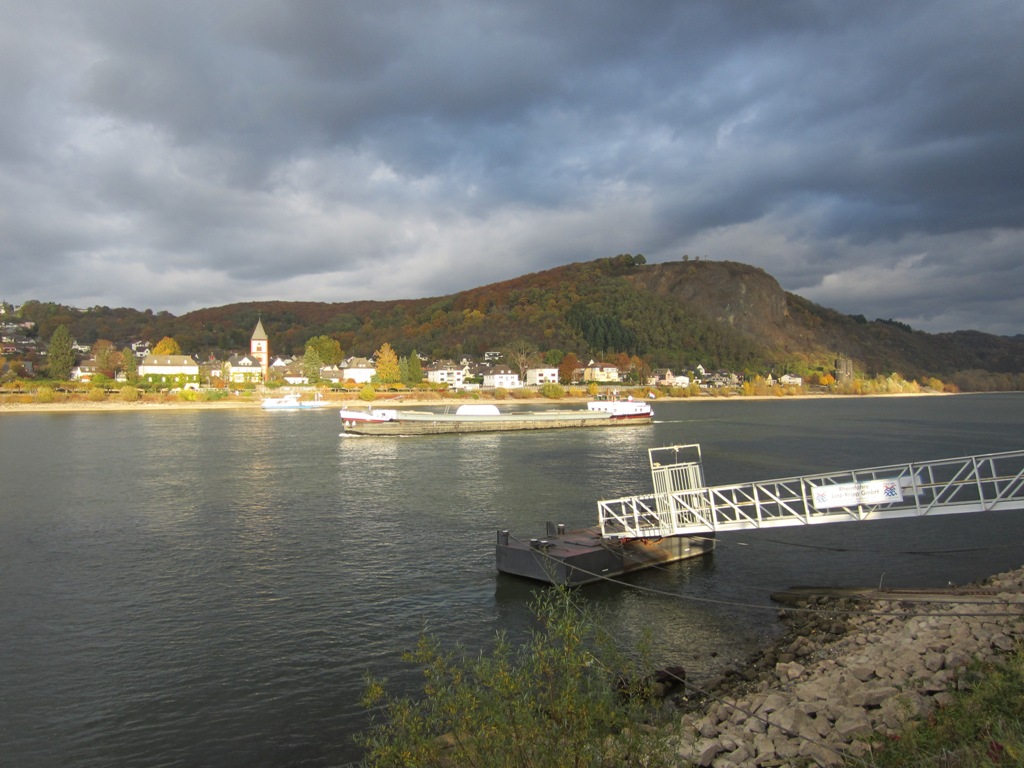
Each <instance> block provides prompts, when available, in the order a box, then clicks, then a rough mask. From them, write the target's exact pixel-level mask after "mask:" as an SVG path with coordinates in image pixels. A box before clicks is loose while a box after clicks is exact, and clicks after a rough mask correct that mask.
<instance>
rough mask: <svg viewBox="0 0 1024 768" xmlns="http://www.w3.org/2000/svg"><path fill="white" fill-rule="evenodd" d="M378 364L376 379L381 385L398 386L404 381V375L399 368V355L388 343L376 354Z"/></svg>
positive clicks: (381, 346) (382, 345)
mask: <svg viewBox="0 0 1024 768" xmlns="http://www.w3.org/2000/svg"><path fill="white" fill-rule="evenodd" d="M376 358H377V362H376V364H375V365H376V369H377V375H376V379H377V381H379V382H380V383H381V384H397V383H398V382H400V381H401V380H402V373H401V371H400V370H399V367H398V355H396V354H395V350H393V349H392V348H391V345H390V344H388V343H387V342H386V341H385V342H384V343H383V344H381V345H380V349H378V350H377V354H376Z"/></svg>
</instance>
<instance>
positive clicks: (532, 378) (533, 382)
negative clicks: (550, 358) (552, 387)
mask: <svg viewBox="0 0 1024 768" xmlns="http://www.w3.org/2000/svg"><path fill="white" fill-rule="evenodd" d="M557 383H558V369H557V368H527V369H526V386H528V387H539V386H541V385H542V384H557Z"/></svg>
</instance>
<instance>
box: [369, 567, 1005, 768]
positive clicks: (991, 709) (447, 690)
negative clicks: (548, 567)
mask: <svg viewBox="0 0 1024 768" xmlns="http://www.w3.org/2000/svg"><path fill="white" fill-rule="evenodd" d="M537 594H538V597H537V598H536V601H535V603H534V605H533V606H532V607H533V610H534V613H535V616H536V618H537V629H536V630H535V631H534V632H533V633H532V634H531V636H530V638H529V640H528V641H527V642H525V643H523V644H522V645H520V646H515V645H513V644H512V643H511V642H509V640H508V639H507V638H506V637H505V636H503V635H499V636H498V637H497V639H496V642H495V645H494V647H493V649H492V650H491V651H490V652H489V653H480V654H476V655H474V654H469V653H467V652H465V651H464V650H461V649H456V650H455V651H446V650H444V649H442V648H441V647H440V646H439V644H438V643H437V641H436V640H435V639H433V638H431V637H430V636H424V637H423V638H422V639H421V641H420V643H419V646H418V647H417V649H416V650H415V651H412V652H410V653H408V654H407V655H406V657H405V659H406V660H407V661H409V662H412V663H415V664H417V665H419V666H420V667H421V668H422V670H423V680H424V682H423V689H422V691H421V692H420V693H419V694H418V695H416V696H393V695H391V694H389V693H388V692H387V686H386V682H385V681H382V680H376V679H371V680H368V682H367V687H366V694H365V697H364V705H365V706H367V707H368V708H371V709H372V710H373V711H375V712H376V716H375V718H374V723H373V725H372V726H371V727H370V729H369V730H368V731H366V732H365V733H364V734H363V736H362V737H361V740H360V741H361V745H362V746H363V747H364V748H365V749H366V755H365V760H364V764H365V765H366V766H367V767H368V768H385V767H387V768H398V766H409V765H416V766H426V767H430V766H435V767H436V768H447V767H449V766H477V767H479V768H499V767H500V768H512V766H516V767H520V766H527V767H538V768H542V767H546V766H551V767H552V768H554V767H555V766H558V767H559V768H561V766H579V767H580V768H585V767H588V766H594V767H595V768H610V767H612V766H636V765H642V766H649V767H652V768H656V767H657V766H668V765H679V763H678V760H677V757H676V755H675V753H674V750H673V749H672V744H673V739H674V735H675V733H676V727H675V726H676V719H675V717H673V715H672V714H671V712H668V713H666V711H665V710H664V709H660V708H657V707H655V706H654V705H653V704H652V701H653V700H652V696H651V693H652V686H651V684H650V678H649V677H647V676H646V675H644V674H643V670H644V669H645V667H644V663H643V661H642V659H643V658H644V654H643V653H638V654H635V655H630V656H627V655H625V654H624V653H623V652H622V650H621V649H619V648H616V647H615V646H614V644H612V643H611V642H610V640H609V638H608V637H607V636H605V635H603V633H602V632H601V631H600V629H599V628H598V627H599V624H598V621H597V617H596V615H595V614H594V613H593V612H592V609H590V608H588V607H587V606H586V604H585V603H584V602H583V599H582V598H581V597H580V596H579V593H578V592H573V591H570V590H568V589H566V588H561V587H557V588H550V589H544V590H539V591H538V593H537ZM637 659H639V660H640V661H638V660H637ZM811 764H812V763H808V765H811ZM846 765H848V766H851V768H852V767H853V766H857V767H858V768H896V766H919V767H920V768H925V766H928V768H931V767H932V766H946V767H948V768H961V767H963V768H967V767H972V768H973V767H977V768H985V767H988V766H993V767H995V766H1007V765H1024V651H1022V650H1021V649H1018V650H1017V652H1016V653H1014V654H1012V655H1010V656H1008V657H1005V658H1004V659H1003V660H1001V661H1000V662H999V663H989V664H980V663H975V664H974V665H973V666H971V667H969V668H968V669H967V670H965V671H964V672H963V673H962V674H961V675H960V676H959V678H958V680H957V682H956V690H954V691H951V692H950V694H949V697H948V702H947V704H946V706H944V707H943V708H941V709H939V710H937V711H935V712H934V713H933V714H931V715H930V716H929V717H928V718H927V719H925V720H920V721H912V722H910V723H908V724H907V726H906V727H905V729H904V730H903V731H902V732H901V733H900V734H899V735H898V736H895V737H889V738H882V737H879V738H878V739H877V740H876V741H875V742H874V748H873V751H872V753H871V754H870V755H869V756H866V757H862V758H852V757H851V758H848V760H847V763H846Z"/></svg>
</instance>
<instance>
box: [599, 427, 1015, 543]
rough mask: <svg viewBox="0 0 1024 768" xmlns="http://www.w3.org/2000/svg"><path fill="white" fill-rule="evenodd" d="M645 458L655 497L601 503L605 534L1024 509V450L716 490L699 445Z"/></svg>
mask: <svg viewBox="0 0 1024 768" xmlns="http://www.w3.org/2000/svg"><path fill="white" fill-rule="evenodd" d="M648 453H649V455H650V462H651V478H652V480H653V482H654V493H653V494H651V495H647V496H630V497H626V498H622V499H612V500H608V501H599V502H598V504H597V506H598V517H599V520H600V528H601V535H602V536H603V537H606V538H609V539H651V538H663V537H666V536H686V535H693V534H707V533H709V532H713V533H717V532H721V531H742V530H750V529H754V528H774V527H782V526H791V525H814V524H818V523H839V522H846V521H853V520H890V519H896V518H901V517H924V516H928V515H931V516H935V515H948V514H960V513H966V512H993V511H999V510H1007V509H1024V450H1020V451H1006V452H1003V453H988V454H983V455H980V456H964V457H960V458H955V459H939V460H937V461H923V462H912V463H907V464H893V465H890V466H886V467H873V468H869V469H853V470H845V471H842V472H828V473H823V474H817V475H802V476H799V477H790V478H785V479H782V480H764V481H761V482H754V483H741V484H738V485H717V486H712V487H708V486H706V485H704V470H703V463H702V459H701V453H700V446H699V445H697V444H691V445H673V446H668V447H665V448H652V449H650V450H649V451H648ZM687 457H695V458H689V459H688V458H687Z"/></svg>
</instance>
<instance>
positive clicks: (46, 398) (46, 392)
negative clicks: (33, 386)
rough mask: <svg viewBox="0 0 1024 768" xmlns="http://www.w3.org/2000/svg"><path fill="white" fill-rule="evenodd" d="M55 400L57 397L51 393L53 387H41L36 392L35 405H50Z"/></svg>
mask: <svg viewBox="0 0 1024 768" xmlns="http://www.w3.org/2000/svg"><path fill="white" fill-rule="evenodd" d="M56 399H57V395H56V394H55V393H54V391H53V387H50V386H47V385H45V384H44V385H43V386H41V387H40V388H39V389H37V390H36V402H37V403H52V402H54V401H55V400H56Z"/></svg>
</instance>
